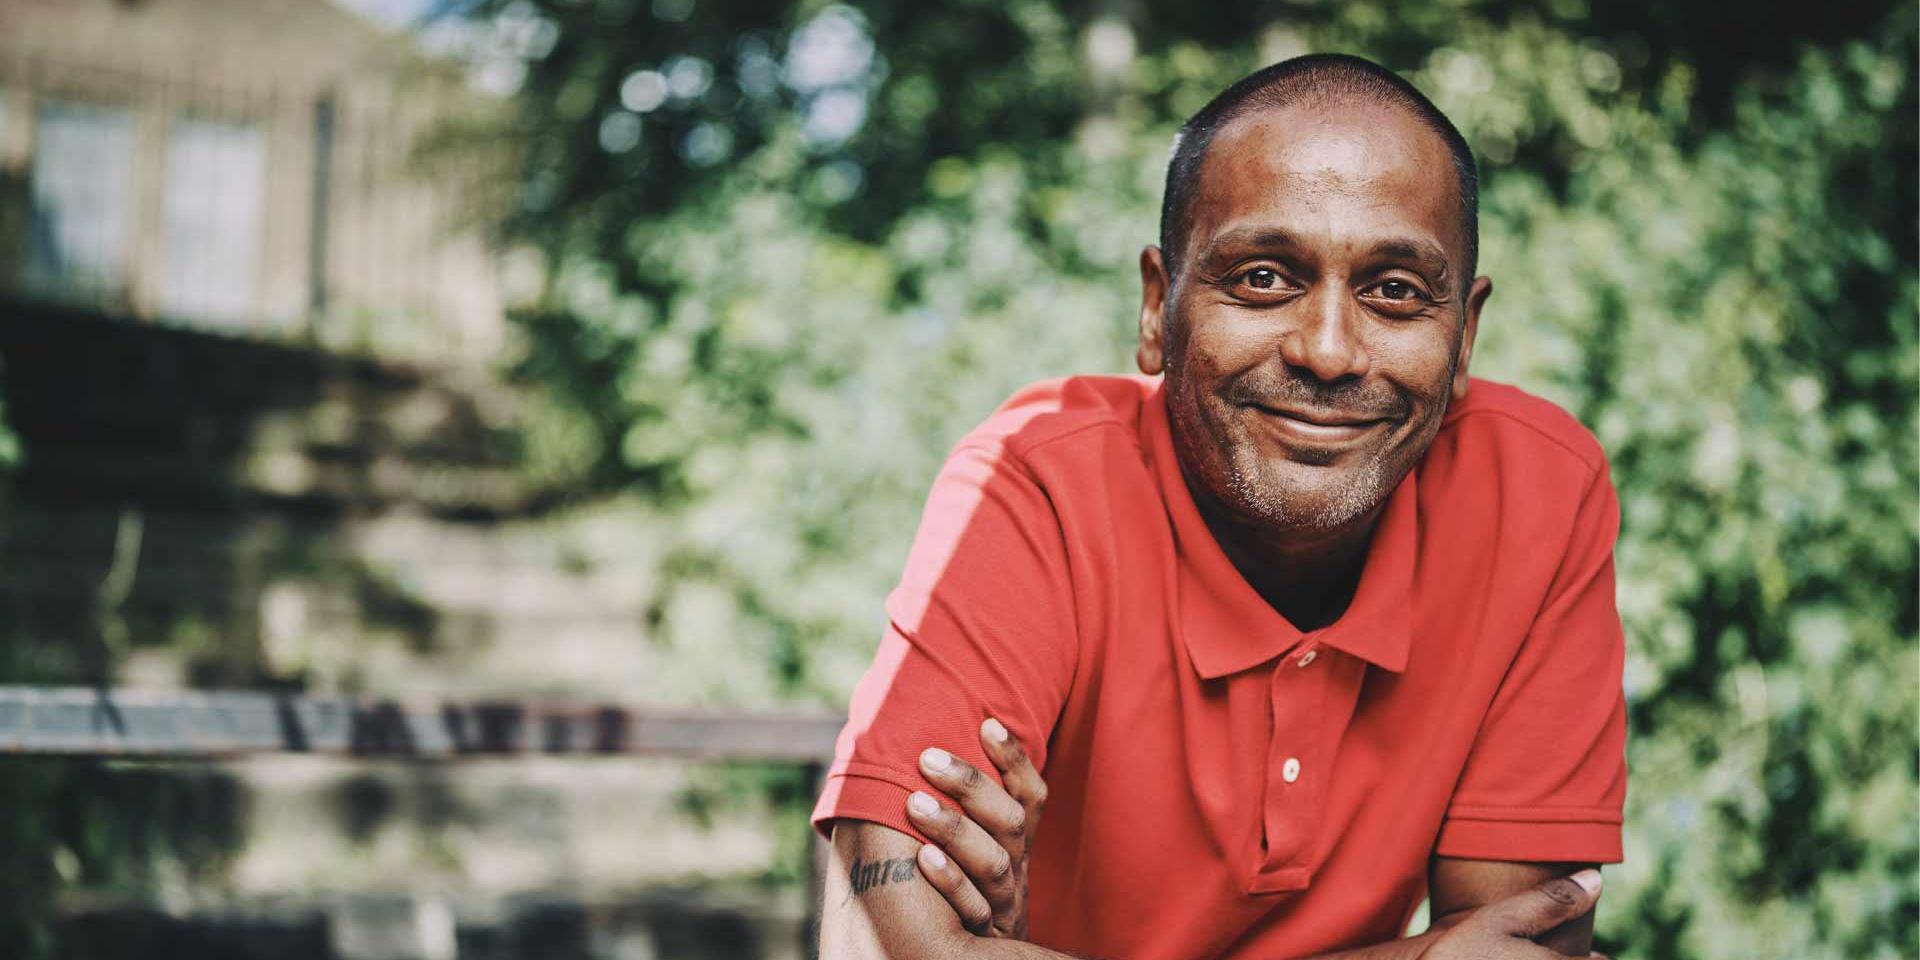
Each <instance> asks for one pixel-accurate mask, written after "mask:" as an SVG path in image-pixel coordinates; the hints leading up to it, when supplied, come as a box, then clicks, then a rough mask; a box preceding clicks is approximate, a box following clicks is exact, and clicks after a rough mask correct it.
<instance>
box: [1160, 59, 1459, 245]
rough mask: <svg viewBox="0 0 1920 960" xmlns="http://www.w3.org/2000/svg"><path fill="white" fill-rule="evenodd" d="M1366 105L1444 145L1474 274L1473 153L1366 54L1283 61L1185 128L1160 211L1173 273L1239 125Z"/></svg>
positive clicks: (1422, 98) (1408, 87) (1434, 111)
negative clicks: (1208, 171) (1208, 173)
mask: <svg viewBox="0 0 1920 960" xmlns="http://www.w3.org/2000/svg"><path fill="white" fill-rule="evenodd" d="M1354 103H1359V104H1364V105H1367V106H1373V107H1379V108H1381V109H1386V110H1393V111H1396V112H1398V113H1400V114H1401V115H1402V116H1405V117H1407V118H1408V119H1411V120H1413V121H1414V122H1415V123H1416V124H1418V125H1419V126H1421V127H1423V128H1425V129H1426V131H1427V132H1428V133H1430V134H1432V135H1434V136H1435V137H1437V138H1438V139H1439V141H1440V144H1441V146H1442V147H1443V148H1444V149H1445V152H1446V154H1447V155H1448V157H1449V158H1450V159H1451V161H1452V166H1453V168H1454V174H1455V176H1454V181H1455V183H1454V188H1455V192H1456V200H1457V202H1458V205H1459V209H1460V216H1461V223H1460V226H1461V230H1462V232H1463V234H1464V236H1463V238H1462V239H1463V240H1464V241H1465V244H1466V247H1465V250H1464V251H1463V252H1464V254H1465V266H1466V271H1465V273H1466V276H1467V277H1472V276H1473V274H1474V271H1475V269H1476V266H1477V263H1476V261H1477V260H1478V255H1479V171H1478V168H1477V167H1476V165H1475V163H1474V160H1473V152H1472V150H1471V148H1469V147H1468V146H1467V143H1466V139H1465V138H1464V137H1462V136H1461V134H1460V131H1459V130H1458V129H1457V128H1456V127H1454V125H1453V122H1452V121H1451V120H1448V119H1447V116H1446V115H1445V114H1444V113H1442V112H1441V111H1440V109H1439V108H1438V107H1436V106H1434V104H1433V102H1432V101H1431V100H1429V99H1427V97H1426V95H1425V94H1422V93H1421V92H1420V91H1419V90H1418V89H1417V88H1415V87H1414V86H1413V85H1412V84H1411V83H1408V82H1407V81H1406V79H1405V78H1403V77H1401V76H1400V75H1398V74H1396V73H1394V72H1392V71H1390V70H1388V69H1386V68H1385V67H1382V66H1380V65H1379V64H1376V63H1373V62H1372V61H1369V60H1365V59H1362V58H1360V57H1354V56H1348V55H1345V54H1308V55H1306V56H1302V57H1295V58H1293V59H1291V60H1283V61H1281V62H1279V63H1276V64H1273V65H1271V66H1268V67H1266V68H1264V69H1262V70H1259V71H1257V72H1255V73H1253V74H1250V75H1248V76H1247V77H1244V78H1242V79H1241V80H1239V81H1238V82H1236V83H1235V84H1233V85H1232V86H1230V87H1228V88H1227V89H1226V90H1224V91H1222V92H1221V93H1220V94H1219V95H1217V96H1216V97H1214V99H1213V100H1212V101H1210V102H1209V103H1208V104H1207V105H1206V106H1204V107H1202V108H1201V109H1200V110H1199V111H1198V112H1197V113H1195V114H1194V115H1193V116H1192V117H1191V118H1189V119H1188V120H1187V122H1186V123H1185V124H1183V125H1181V128H1180V132H1179V133H1178V134H1177V135H1176V136H1175V138H1174V144H1173V151H1172V155H1171V156H1170V157H1169V158H1168V162H1167V182H1166V193H1165V195H1164V197H1163V198H1162V200H1161V208H1160V246H1161V255H1162V257H1163V258H1164V259H1165V262H1166V265H1167V269H1168V270H1169V271H1170V272H1172V273H1175V274H1177V273H1178V272H1179V269H1180V267H1181V265H1182V260H1183V258H1184V254H1185V252H1186V251H1185V247H1186V246H1187V244H1188V241H1189V239H1190V236H1191V233H1192V227H1193V208H1194V202H1195V199H1196V197H1197V195H1198V187H1199V183H1200V178H1201V174H1202V173H1203V171H1204V170H1205V166H1206V160H1207V157H1208V155H1209V154H1211V153H1212V146H1213V142H1214V141H1215V140H1216V139H1218V137H1219V135H1220V133H1221V132H1222V131H1224V130H1226V129H1228V128H1229V127H1231V126H1233V125H1234V124H1236V123H1238V122H1240V121H1242V120H1245V119H1247V118H1250V117H1252V116H1255V115H1257V114H1262V113H1267V112H1270V111H1278V110H1284V109H1288V108H1293V107H1309V108H1312V107H1318V108H1325V107H1328V106H1332V105H1336V104H1354Z"/></svg>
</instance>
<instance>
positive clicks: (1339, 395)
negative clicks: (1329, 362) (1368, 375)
mask: <svg viewBox="0 0 1920 960" xmlns="http://www.w3.org/2000/svg"><path fill="white" fill-rule="evenodd" d="M1222 396H1223V398H1224V399H1225V400H1226V401H1227V402H1229V403H1233V404H1236V405H1239V406H1261V407H1272V408H1278V409H1294V410H1300V409H1306V410H1319V411H1326V412H1330V413H1337V414H1339V415H1341V416H1347V417H1353V418H1354V419H1364V420H1397V419H1399V418H1401V417H1403V416H1404V415H1405V414H1406V411H1407V403H1406V400H1405V398H1403V397H1401V396H1400V395H1399V394H1398V393H1396V392H1394V390H1393V388H1392V387H1389V386H1387V385H1386V384H1383V383H1378V382H1374V383H1366V382H1363V381H1358V380H1352V381H1346V382H1341V383H1323V382H1321V381H1319V380H1315V379H1312V378H1310V377H1301V376H1298V375H1284V376H1280V377H1273V376H1249V377H1243V378H1241V379H1238V380H1235V381H1233V383H1231V384H1229V385H1228V387H1227V389H1226V390H1225V391H1224V393H1223V394H1222Z"/></svg>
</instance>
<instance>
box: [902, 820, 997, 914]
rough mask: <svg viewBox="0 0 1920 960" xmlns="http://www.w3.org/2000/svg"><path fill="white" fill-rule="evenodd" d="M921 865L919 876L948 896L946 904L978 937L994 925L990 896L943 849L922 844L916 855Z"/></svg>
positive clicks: (941, 893)
mask: <svg viewBox="0 0 1920 960" xmlns="http://www.w3.org/2000/svg"><path fill="white" fill-rule="evenodd" d="M915 859H916V860H917V861H918V862H919V864H920V875H921V876H923V877H926V878H927V882H928V883H930V884H932V885H933V888H934V889H935V890H938V891H940V895H941V896H943V897H945V898H947V905H948V906H950V907H952V908H953V912H954V913H955V914H957V915H959V917H960V925H961V926H963V927H966V928H967V932H969V933H972V934H974V935H975V936H982V935H985V934H986V933H987V931H988V930H989V929H991V928H992V926H993V909H992V908H991V907H990V906H988V905H987V898H985V897H983V896H981V895H980V891H979V890H976V889H974V886H973V884H972V882H970V881H968V880H967V877H966V874H963V873H961V872H960V868H959V867H957V866H954V863H953V861H952V860H949V859H947V855H946V854H944V853H941V852H940V848H939V847H936V846H934V845H933V844H931V843H926V844H921V846H920V855H919V856H918V857H916V858H915Z"/></svg>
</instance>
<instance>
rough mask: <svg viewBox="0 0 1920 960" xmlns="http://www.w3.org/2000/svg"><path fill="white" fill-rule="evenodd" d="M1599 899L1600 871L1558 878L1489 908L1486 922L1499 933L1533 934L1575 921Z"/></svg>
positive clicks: (1530, 935)
mask: <svg viewBox="0 0 1920 960" xmlns="http://www.w3.org/2000/svg"><path fill="white" fill-rule="evenodd" d="M1599 901H1600V871H1598V870H1592V869H1588V870H1582V871H1580V872H1579V873H1576V874H1574V875H1573V876H1571V877H1555V878H1554V879H1552V880H1548V881H1547V882H1545V883H1542V884H1540V885H1539V886H1537V887H1534V888H1533V889H1531V890H1526V891H1522V892H1520V893H1517V894H1515V895H1513V896H1511V897H1508V898H1507V899H1505V900H1502V901H1500V902H1499V903H1496V904H1494V905H1492V906H1490V907H1488V908H1487V909H1486V910H1485V912H1484V915H1483V922H1485V923H1486V924H1488V925H1489V926H1490V927H1491V928H1492V929H1494V930H1495V931H1498V932H1500V933H1505V934H1511V935H1513V936H1520V937H1532V936H1536V935H1538V934H1541V933H1545V932H1546V931H1548V930H1551V929H1553V928H1554V927H1557V926H1559V925H1561V924H1563V923H1565V922H1567V921H1568V920H1572V919H1573V918H1575V917H1578V916H1580V915H1582V914H1584V913H1586V912H1587V911H1589V910H1592V909H1593V907H1594V904H1596V903H1598V902H1599Z"/></svg>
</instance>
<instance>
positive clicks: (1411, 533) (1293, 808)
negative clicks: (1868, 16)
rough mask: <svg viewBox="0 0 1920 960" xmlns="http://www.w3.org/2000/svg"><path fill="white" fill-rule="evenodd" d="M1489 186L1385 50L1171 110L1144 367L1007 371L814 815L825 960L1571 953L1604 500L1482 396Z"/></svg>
mask: <svg viewBox="0 0 1920 960" xmlns="http://www.w3.org/2000/svg"><path fill="white" fill-rule="evenodd" d="M1476 204H1477V184H1476V177H1475V172H1474V165H1473V158H1472V154H1471V152H1470V151H1469V150H1468V148H1467V145H1466V143H1465V142H1464V141H1463V140H1462V139H1461V137H1460V134H1459V133H1458V132H1457V131H1456V130H1455V129H1454V127H1453V125H1452V124H1451V123H1450V122H1448V121H1447V119H1446V118H1445V117H1444V116H1443V115H1441V114H1440V112H1439V111H1438V110H1437V109H1435V108H1434V107H1433V105H1432V104H1431V103H1429V102H1428V101H1427V100H1426V98H1425V97H1423V96H1422V95H1421V94H1420V93H1419V92H1418V91H1416V90H1415V89H1414V88H1413V87H1411V86H1410V85H1408V84H1407V83H1405V82H1404V81H1403V80H1401V79H1400V78H1399V77H1397V76H1395V75H1394V74H1392V73H1390V72H1388V71H1386V70H1384V69H1383V68H1380V67H1378V66H1376V65H1374V64H1371V63H1369V62H1367V61H1364V60H1360V59H1357V58H1352V57H1340V56H1311V57H1302V58H1297V59H1294V60H1289V61H1286V62H1284V63H1280V64H1276V65H1274V66H1272V67H1269V68H1267V69H1265V70H1262V71H1260V72H1259V73H1257V74H1254V75H1253V76H1250V77H1248V78H1246V79H1245V80H1242V81H1241V82H1240V83H1238V84H1235V85H1234V86H1233V87H1232V88H1230V89H1228V90H1227V91H1225V92H1224V93H1222V94H1221V95H1220V96H1219V97H1218V98H1216V99H1215V100H1214V101H1213V102H1212V103H1210V104H1208V105H1207V107H1206V108H1204V109H1203V110H1201V112H1200V113H1199V114H1197V115H1196V116H1195V117H1194V118H1193V119H1192V120H1190V121H1188V123H1187V124H1186V126H1185V127H1184V128H1183V130H1182V132H1181V136H1180V139H1179V141H1178V143H1177V145H1176V149H1175V152H1174V156H1173V159H1172V161H1171V163H1170V165H1169V168H1168V171H1167V191H1166V199H1165V203H1164V206H1163V208H1162V213H1161V236H1160V245H1159V246H1158V247H1148V248H1146V249H1145V250H1144V251H1143V252H1142V253H1141V257H1140V272H1141V279H1142V284H1143V295H1142V298H1141V310H1140V339H1139V349H1138V361H1139V366H1140V369H1141V371H1142V374H1143V376H1141V377H1137V378H1121V377H1073V378H1068V379H1064V380H1059V381H1052V382H1047V383H1042V384H1038V385H1036V386H1033V387H1030V388H1028V389H1026V390H1024V391H1022V392H1021V393H1020V394H1018V395H1016V396H1015V397H1013V398H1012V399H1011V400H1009V401H1008V402H1007V404H1006V405H1005V406H1003V407H1002V408H1001V409H1000V410H999V411H998V412H996V413H995V414H994V415H993V416H992V417H991V418H990V419H988V420H987V422H986V423H985V424H983V425H981V426H980V427H979V428H977V429H976V430H974V431H973V432H972V433H970V434H969V435H968V436H967V437H966V438H964V439H963V440H961V442H960V444H959V445H958V446H957V447H956V448H955V450H954V452H953V454H952V456H951V457H950V458H949V460H948V462H947V465H946V468H945V469H944V470H943V471H942V472H941V474H940V476H939V478H938V479H937V480H936V481H935V483H934V487H933V490H932V492H931V494H930V495H929V497H928V502H927V507H926V512H925V515H924V517H923V519H922V522H921V527H920V530H919V532H918V534H917V536H916V539H915V541H914V547H913V550H912V553H911V556H910V558H909V560H908V563H907V568H906V571H905V574H904V575H903V577H902V579H901V582H900V585H899V587H898V588H897V589H896V590H895V591H894V592H893V593H892V594H891V595H890V596H889V597H888V598H887V612H888V615H889V620H890V626H889V629H888V631H887V633H886V635H885V637H884V638H883V639H882V642H881V646H880V649H879V652H878V653H877V654H876V656H875V659H874V664H873V667H872V669H871V670H870V671H869V672H868V674H867V676H866V678H865V679H864V680H863V681H862V683H861V685H860V688H859V690H858V691H857V692H856V694H855V696H854V701H853V704H852V708H851V718H850V721H849V723H848V725H847V728H846V730H845V732H844V733H843V734H842V737H841V740H840V746H839V755H838V757H837V759H836V761H835V763H834V766H833V769H832V770H831V772H830V774H829V777H828V781H827V785H826V789H825V791H824V793H823V795H822V796H821V798H820V801H819V805H818V807H817V809H816V811H815V814H814V817H815V823H816V825H817V826H818V827H819V828H820V829H821V830H822V831H823V832H826V833H827V834H828V835H829V836H830V837H831V838H832V847H833V853H832V863H831V865H830V870H829V876H828V887H827V899H826V902H825V904H824V911H825V913H824V917H823V929H822V952H823V956H826V957H831V958H842V957H861V958H866V957H910V958H922V957H974V956H980V957H991V956H1024V957H1056V956H1061V955H1067V956H1090V957H1101V958H1106V960H1175V958H1220V960H1256V958H1261V960H1267V958H1272V960H1277V958H1283V957H1305V956H1322V955H1329V954H1334V953H1340V952H1341V951H1350V952H1346V953H1340V955H1341V956H1344V957H1352V958H1369V957H1371V958H1402V957H1406V958H1411V957H1427V958H1429V960H1443V958H1468V957H1472V958H1515V960H1520V958H1532V957H1552V956H1562V955H1568V954H1572V955H1585V954H1586V952H1587V949H1588V941H1589V939H1590V936H1591V907H1592V906H1593V905H1594V903H1595V899H1596V897H1597V895H1598V890H1599V885H1600V878H1599V874H1598V872H1597V871H1596V870H1595V869H1593V868H1594V866H1595V865H1597V864H1600V863H1606V862H1617V861H1618V860H1619V858H1620V814H1621V806H1622V803H1623V801H1624V797H1625V790H1626V769H1625V761H1624V743H1625V733H1626V720H1625V717H1626V711H1625V704H1624V701H1623V698H1622V695H1621V683H1620V680H1621V666H1622V656H1623V654H1622V640H1621V632H1620V623H1619V617H1618V614H1617V612H1616V610H1615V607H1614V588H1613V542H1614V536H1615V532H1616V529H1617V526H1618V507H1617V504H1616V502H1615V498H1614V493H1613V489H1612V486H1611V484H1610V482H1609V480H1608V474H1607V466H1606V460H1605V458H1604V456H1603V455H1602V453H1601V450H1600V448H1599V446H1598V445H1597V444H1596V443H1595V442H1594V440H1593V438H1592V437H1591V436H1590V435H1589V434H1588V433H1587V432H1586V431H1585V430H1584V429H1582V428H1581V427H1580V426H1579V425H1578V424H1577V423H1575V422H1574V420H1573V419H1572V418H1570V417H1569V416H1568V415H1567V414H1565V413H1564V412H1562V411H1560V410H1559V409H1557V408H1556V407H1554V406H1552V405H1551V404H1549V403H1547V402H1545V401H1543V400H1539V399H1536V398H1534V397H1531V396H1529V395H1527V394H1525V393H1523V392H1521V391H1519V390H1517V389H1514V388H1512V387H1508V386H1503V385H1500V384H1495V383H1491V382H1487V381H1481V380H1474V379H1470V378H1469V377H1468V374H1467V367H1468V361H1469V360H1470V359H1471V357H1472V353H1473V342H1474V334H1475V332H1476V330H1477V329H1478V325H1479V321H1480V316H1481V310H1482V308H1483V307H1484V306H1485V304H1486V302H1487V299H1488V296H1489V295H1490V294H1491V292H1492V289H1493V284H1492V281H1490V280H1489V279H1487V278H1485V277H1476V276H1475V259H1476V246H1477V232H1478V227H1477V216H1476ZM1023 747H1024V749H1022V748H1023ZM928 748H932V749H928ZM942 797H944V798H946V799H945V802H942V801H941V799H940V798H942ZM1043 803H1044V806H1045V823H1044V824H1041V823H1040V822H1039V815H1040V809H1041V806H1042V804H1043ZM1423 896H1427V897H1430V898H1431V902H1432V916H1433V917H1434V921H1435V922H1434V924H1433V929H1431V930H1430V931H1429V932H1427V933H1425V934H1422V935H1421V936H1418V937H1414V938H1410V939H1401V936H1402V934H1403V932H1404V931H1405V929H1406V926H1407V924H1408V922H1409V920H1410V919H1411V917H1412V915H1413V913H1414V911H1415V910H1416V908H1417V906H1418V905H1419V903H1420V901H1421V899H1422V897H1423Z"/></svg>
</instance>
